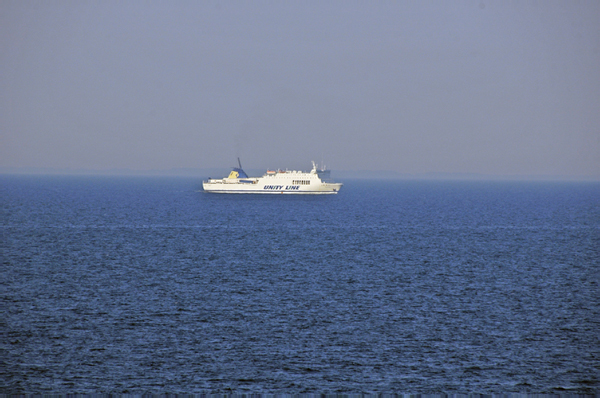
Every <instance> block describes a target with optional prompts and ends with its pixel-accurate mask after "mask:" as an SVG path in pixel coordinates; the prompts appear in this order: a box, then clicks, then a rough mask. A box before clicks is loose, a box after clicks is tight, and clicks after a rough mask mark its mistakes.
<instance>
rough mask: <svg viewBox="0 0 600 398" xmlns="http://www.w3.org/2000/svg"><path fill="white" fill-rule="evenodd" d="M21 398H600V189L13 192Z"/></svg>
mask: <svg viewBox="0 0 600 398" xmlns="http://www.w3.org/2000/svg"><path fill="white" fill-rule="evenodd" d="M0 181H1V183H2V185H1V187H2V188H1V189H2V191H1V208H2V213H1V214H2V227H1V231H2V240H1V244H2V288H1V298H2V314H3V315H2V328H1V336H0V337H1V338H0V340H1V341H0V344H1V347H2V355H1V359H0V360H1V361H2V363H1V366H0V372H2V373H1V374H2V392H3V393H33V392H42V393H46V392H79V393H87V392H116V393H123V392H130V393H145V392H150V393H165V392H170V393H177V392H194V393H231V392H235V393H249V392H255V393H306V392H314V393H335V392H344V393H351V392H356V393H377V392H386V393H394V392H401V393H469V392H472V393H492V392H545V393H550V392H565V391H568V392H577V393H599V392H600V332H599V330H600V285H599V284H600V184H598V183H523V182H518V183H517V182H511V183H509V182H494V183H485V182H407V181H405V182H402V181H398V182H391V183H390V182H383V181H376V182H365V181H345V182H346V184H345V186H344V188H343V190H342V192H341V193H340V194H339V195H334V196H313V197H311V196H277V195H275V196H260V195H257V196H245V195H242V196H233V195H231V196H230V195H210V194H205V193H203V192H199V191H198V190H199V189H200V181H199V180H198V179H189V178H117V177H113V178H106V177H30V176H21V177H12V176H3V177H1V179H0Z"/></svg>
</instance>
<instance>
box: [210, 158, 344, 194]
mask: <svg viewBox="0 0 600 398" xmlns="http://www.w3.org/2000/svg"><path fill="white" fill-rule="evenodd" d="M238 165H239V167H234V168H233V170H232V171H231V172H230V173H229V176H228V177H226V178H219V179H215V178H209V179H208V180H206V181H202V187H203V188H204V190H205V191H206V192H213V193H268V194H313V195H315V194H336V193H338V192H339V190H340V188H341V187H342V185H343V184H342V183H339V182H331V181H330V171H329V170H326V169H325V167H321V168H319V167H317V165H316V163H315V162H312V166H313V167H312V170H311V171H309V172H306V171H296V170H293V171H290V170H267V172H266V173H265V174H264V175H263V176H262V177H248V175H247V174H246V173H245V172H244V170H243V169H242V163H241V162H240V159H239V158H238Z"/></svg>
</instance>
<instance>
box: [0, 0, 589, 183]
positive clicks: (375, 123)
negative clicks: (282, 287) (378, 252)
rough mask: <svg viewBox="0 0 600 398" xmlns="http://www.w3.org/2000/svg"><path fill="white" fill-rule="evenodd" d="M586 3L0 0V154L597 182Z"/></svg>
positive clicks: (30, 164)
mask: <svg viewBox="0 0 600 398" xmlns="http://www.w3.org/2000/svg"><path fill="white" fill-rule="evenodd" d="M599 71H600V2H599V1H595V0H594V1H570V0H568V1H553V0H549V1H518V0H517V1H486V0H483V1H480V0H464V1H462V0H461V1H458V0H457V1H435V0H434V1H203V2H197V1H144V2H142V1H45V2H44V1H6V0H2V1H0V133H1V141H0V143H1V145H0V167H2V168H4V169H6V168H15V167H16V168H18V167H26V168H55V169H68V170H111V169H115V168H117V169H132V170H168V169H173V168H220V167H223V168H227V167H229V166H232V165H234V164H235V162H236V160H235V159H236V157H238V156H240V157H241V158H242V161H243V163H244V166H245V167H247V168H251V169H263V168H265V169H266V168H268V167H270V168H276V167H281V168H290V169H292V168H301V169H308V168H309V166H310V160H312V159H314V160H321V158H323V159H324V160H325V161H326V163H327V164H328V165H329V166H331V167H332V168H333V169H334V170H335V169H337V170H393V171H397V172H399V173H431V172H442V173H482V174H490V175H556V176H565V177H578V176H595V177H597V178H600V72H599Z"/></svg>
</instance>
